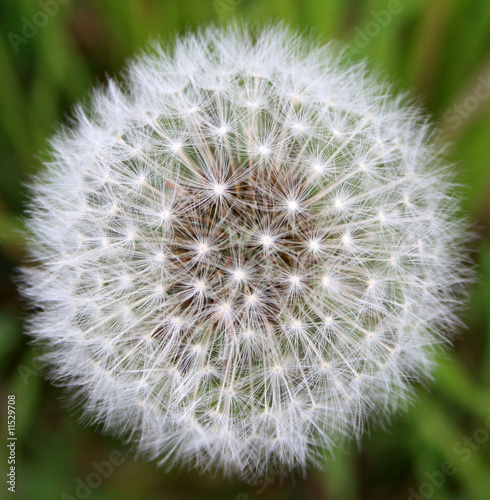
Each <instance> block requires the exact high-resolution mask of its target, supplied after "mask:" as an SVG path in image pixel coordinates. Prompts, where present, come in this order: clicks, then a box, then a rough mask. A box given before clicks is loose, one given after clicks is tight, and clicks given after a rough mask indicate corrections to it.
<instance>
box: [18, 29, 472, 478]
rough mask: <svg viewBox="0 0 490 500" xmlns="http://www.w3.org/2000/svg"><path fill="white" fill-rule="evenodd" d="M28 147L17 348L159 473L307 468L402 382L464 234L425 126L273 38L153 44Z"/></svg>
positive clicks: (247, 473) (453, 273) (431, 326)
mask: <svg viewBox="0 0 490 500" xmlns="http://www.w3.org/2000/svg"><path fill="white" fill-rule="evenodd" d="M123 80H124V81H123V83H122V84H117V83H115V82H112V81H111V82H109V84H108V85H107V87H106V88H105V89H102V90H98V91H97V92H96V93H94V95H93V98H92V101H91V105H90V106H89V107H88V108H87V109H82V108H78V109H77V111H76V119H75V123H74V124H72V126H71V127H70V128H68V127H67V128H64V129H62V130H61V132H59V133H58V134H57V135H56V136H55V137H54V138H53V139H52V142H51V143H52V152H51V159H50V161H49V162H47V164H46V168H45V171H44V172H43V173H42V174H41V175H40V177H39V178H38V179H37V181H36V182H35V183H34V186H33V194H32V202H31V208H30V218H29V220H28V227H29V231H30V241H29V244H28V247H29V250H30V252H31V255H32V257H33V258H34V260H35V263H36V264H35V266H33V267H31V268H29V269H26V270H25V271H24V276H25V278H24V292H25V293H26V294H27V295H28V296H29V297H30V298H31V299H32V301H33V303H34V304H35V306H36V307H37V308H38V313H37V314H36V315H35V316H34V317H33V318H32V321H31V323H30V334H31V335H33V336H34V338H35V339H36V340H38V341H39V342H41V343H42V344H44V345H45V346H46V351H47V354H46V359H47V361H48V362H49V364H50V365H51V368H52V377H53V379H55V380H56V381H58V382H60V383H61V384H63V385H65V386H67V387H68V388H70V389H74V393H75V395H78V396H81V397H82V399H83V401H84V409H85V414H86V416H87V417H89V419H90V420H91V421H92V422H95V423H100V424H102V425H103V428H104V429H105V430H108V431H111V432H113V433H116V434H121V435H124V436H126V437H127V438H128V439H129V440H130V441H131V442H133V443H135V444H136V447H137V449H138V450H139V451H141V452H144V453H146V454H147V456H149V457H151V458H155V459H157V460H158V461H159V462H160V463H162V464H165V465H172V464H174V463H184V464H185V463H187V464H189V465H190V466H192V467H197V468H199V469H202V470H213V471H214V470H222V471H224V473H225V474H226V475H238V476H239V477H241V478H243V479H246V480H249V481H256V480H258V479H260V478H261V477H263V476H264V475H266V474H276V473H282V472H284V471H287V470H290V469H292V468H297V467H299V468H305V467H306V466H307V465H311V464H316V463H319V462H321V461H322V460H323V458H322V457H323V456H324V455H325V454H327V453H328V452H331V451H332V450H333V449H334V448H335V447H336V446H337V445H338V444H339V443H341V442H342V440H343V438H344V437H348V438H352V437H358V436H359V435H360V434H361V433H362V430H363V427H364V425H365V422H366V419H367V418H368V417H369V416H373V415H374V416H375V417H376V418H383V417H386V416H388V415H390V414H391V413H392V412H393V411H395V409H396V408H397V407H399V406H400V405H403V404H404V403H405V402H406V401H407V399H408V397H409V395H410V390H411V389H410V387H411V382H412V381H413V380H414V379H415V380H416V379H419V378H421V377H422V378H423V377H426V376H427V375H428V374H429V373H430V371H431V368H432V366H433V360H434V353H435V352H436V351H437V349H438V347H439V346H440V345H443V344H445V343H447V341H448V338H449V336H448V331H449V330H450V329H451V328H452V327H453V326H454V325H455V323H456V322H457V317H456V313H457V310H458V309H459V306H460V304H461V299H462V297H463V295H464V290H465V283H466V281H467V280H468V275H469V273H468V271H467V270H466V268H467V266H465V265H464V264H465V251H464V243H465V241H466V239H467V229H466V224H465V223H464V221H461V220H459V219H458V216H457V212H458V208H459V207H458V201H457V198H455V196H454V192H453V191H454V186H453V182H452V178H451V175H450V174H449V173H448V169H447V167H446V166H445V165H444V162H443V160H442V159H441V155H440V152H439V151H438V149H437V148H436V147H435V146H433V145H431V144H430V135H431V129H430V126H429V125H428V123H427V121H426V120H425V119H424V118H423V116H421V114H420V113H419V112H418V111H417V110H416V109H414V108H413V107H412V106H410V105H408V104H405V103H404V100H403V99H401V98H397V97H392V96H391V91H390V88H389V87H387V86H386V85H385V84H381V83H378V82H377V81H376V80H375V79H374V78H372V77H371V76H369V74H368V73H367V72H366V70H365V67H364V65H363V64H357V65H352V64H349V63H348V62H346V60H345V58H344V57H343V56H342V53H341V51H339V50H338V49H337V48H336V47H335V46H333V45H327V46H318V45H316V44H315V43H314V42H313V41H312V40H310V39H309V38H307V37H303V36H301V35H298V34H295V33H292V32H290V31H289V30H288V29H286V28H284V27H282V26H277V25H273V26H270V27H267V28H261V29H255V30H251V29H249V28H237V27H232V28H227V29H224V28H217V27H209V28H206V29H204V30H202V31H200V32H199V33H198V34H196V35H192V34H188V35H185V36H183V37H182V38H179V39H177V41H176V42H175V44H174V46H173V48H172V49H171V50H168V51H167V50H166V49H164V48H163V46H161V45H159V44H154V45H153V46H152V48H151V50H149V51H148V52H147V53H144V54H140V55H138V56H137V57H135V58H134V60H133V61H132V62H131V63H130V64H129V65H128V68H127V71H126V72H125V74H124V78H123Z"/></svg>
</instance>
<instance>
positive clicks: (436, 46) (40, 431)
mask: <svg viewBox="0 0 490 500" xmlns="http://www.w3.org/2000/svg"><path fill="white" fill-rule="evenodd" d="M53 1H56V0H53ZM393 1H395V4H396V0H392V1H391V2H389V1H388V0H362V1H361V0H357V1H354V0H350V1H348V0H328V1H326V0H302V1H299V0H242V1H239V0H221V1H218V2H213V1H212V0H165V1H158V0H139V1H136V0H135V1H131V0H127V1H126V0H83V1H76V0H72V1H68V2H66V4H65V5H60V6H59V11H58V12H57V13H56V14H55V15H53V16H52V17H49V18H48V22H47V23H46V25H45V26H44V27H40V28H38V32H37V33H36V34H35V36H33V37H32V38H29V39H26V40H25V42H26V43H21V44H19V45H17V46H16V47H14V46H13V45H12V43H11V41H12V40H13V39H14V38H15V36H13V35H12V34H14V35H21V34H22V29H23V27H24V26H25V24H26V21H25V20H26V19H27V20H32V19H33V16H36V15H39V14H37V13H38V12H39V11H40V8H41V7H40V3H38V1H36V0H16V1H15V2H8V3H7V2H3V3H2V6H1V7H0V75H1V76H0V261H1V266H0V358H1V362H0V371H1V373H2V377H3V378H2V383H1V384H2V385H1V392H2V395H1V403H2V404H3V405H5V403H6V395H7V394H10V393H15V394H16V395H17V401H18V410H17V411H18V427H17V435H18V442H17V447H18V448H17V452H18V469H17V481H18V483H17V487H18V493H17V498H21V499H26V500H52V499H56V498H79V497H80V496H79V497H77V492H76V488H77V484H79V483H77V480H81V481H85V480H86V479H87V478H88V477H89V475H90V474H91V473H93V472H94V465H93V462H96V463H100V462H103V461H107V460H108V459H109V456H110V453H111V451H113V450H119V451H121V453H123V454H125V455H126V458H125V460H124V463H123V464H122V465H119V466H117V467H114V472H113V474H111V475H110V477H108V478H107V479H105V480H104V481H103V483H102V485H101V486H100V487H97V488H95V489H93V491H91V493H90V496H89V498H90V499H91V500H97V499H103V500H110V499H118V500H124V499H130V500H139V499H142V500H143V499H144V500H146V499H206V498H210V499H211V498H213V499H215V498H220V499H231V500H248V499H250V500H251V499H256V498H268V499H273V500H276V499H277V500H279V499H297V498H301V499H309V498H311V499H321V498H325V499H334V500H335V499H341V500H345V499H349V500H356V499H382V500H384V499H396V500H398V499H408V498H409V496H410V493H409V488H413V490H415V491H419V489H420V488H422V490H420V491H421V492H425V493H426V496H425V498H428V497H430V498H432V499H436V500H438V499H441V500H445V499H451V500H452V499H462V500H473V499H475V500H479V499H482V500H483V499H488V498H490V493H489V492H490V474H489V471H490V438H489V437H488V436H489V434H490V389H489V388H490V198H489V197H488V192H489V190H490V140H489V138H490V3H489V2H488V1H487V0H431V1H430V2H429V1H426V0H400V3H399V4H398V8H397V9H396V10H397V12H396V13H389V11H388V8H389V6H391V7H393V5H395V4H394V3H393ZM41 3H42V2H41ZM220 5H225V6H226V5H229V6H230V8H229V9H228V10H229V11H230V12H229V13H228V10H226V9H225V10H222V8H221V10H220V7H219V6H220ZM383 13H384V14H383ZM386 13H388V22H386V23H383V24H385V26H380V25H374V24H373V23H374V22H375V19H376V18H379V16H382V15H385V16H386ZM221 14H222V15H221ZM230 14H231V15H236V16H238V17H243V18H245V19H248V20H252V21H269V20H273V19H283V20H285V21H286V22H288V23H289V24H291V25H292V26H294V27H297V28H300V29H307V30H311V31H313V32H314V33H315V34H316V35H317V36H318V37H319V38H320V39H321V40H323V41H327V40H329V39H331V38H336V39H338V40H340V41H343V42H352V41H355V40H356V37H359V36H360V35H359V33H361V32H362V33H364V34H366V33H367V32H368V33H374V32H377V34H376V35H375V36H371V35H369V34H368V36H367V43H363V47H362V49H361V50H359V51H357V53H356V54H353V57H354V58H358V57H368V58H369V59H370V61H371V65H372V66H373V67H374V68H376V69H377V70H378V71H380V72H381V73H382V74H383V75H385V76H386V77H387V78H388V79H390V80H392V81H393V82H394V83H395V85H396V87H397V88H398V89H399V90H400V91H406V90H411V91H413V92H414V95H415V96H417V98H418V99H419V102H420V104H421V105H422V106H423V107H424V108H425V109H426V110H427V112H428V113H430V114H431V115H432V116H433V117H434V118H435V120H436V121H438V122H439V123H440V126H441V128H442V129H445V136H446V137H447V138H448V139H450V140H451V141H452V146H451V148H450V150H449V156H450V159H451V161H453V162H454V164H455V168H456V170H457V173H458V178H459V180H460V181H461V183H462V184H463V185H464V186H465V193H466V202H465V206H464V209H465V211H466V212H467V214H468V216H469V218H470V219H471V221H472V222H473V223H474V226H475V230H476V232H477V233H478V237H477V239H476V240H475V242H474V243H473V246H474V248H473V250H474V252H473V254H474V257H475V259H476V260H477V262H478V263H479V281H478V283H477V284H476V285H475V286H474V290H473V292H472V300H471V304H470V306H469V308H468V310H467V312H466V314H465V321H466V324H467V325H468V329H467V331H465V332H463V334H462V335H461V336H460V337H458V338H457V339H456V340H455V343H454V348H453V350H452V351H451V352H450V354H449V355H448V356H447V357H446V358H445V359H443V360H441V364H440V368H439V369H438V371H437V373H436V375H435V378H434V381H433V382H431V383H429V384H428V385H427V387H418V388H417V390H416V398H415V404H414V405H412V406H411V407H410V408H408V410H407V412H406V414H401V415H397V416H395V417H394V418H393V422H392V425H391V426H388V428H387V429H379V428H374V429H371V432H370V434H369V435H368V436H365V438H364V439H363V440H362V442H361V443H360V446H357V445H356V444H355V443H351V445H350V447H349V449H347V450H346V453H345V454H339V455H338V457H337V460H336V461H334V462H332V463H331V464H330V466H329V468H328V469H327V471H326V472H318V471H313V472H310V473H309V474H308V476H307V478H306V479H303V478H302V477H301V476H298V477H297V478H296V479H295V480H294V481H293V480H286V481H285V482H284V484H283V485H282V486H281V485H280V484H279V483H274V484H271V485H269V486H268V487H267V489H266V490H265V492H262V491H261V489H260V488H252V487H249V486H245V485H242V484H240V483H230V482H228V481H223V480H221V479H219V478H217V479H212V478H210V477H208V476H206V475H204V476H198V475H197V474H196V473H187V472H185V471H182V472H175V471H173V472H171V473H169V474H167V473H166V472H165V471H163V470H159V469H157V468H156V467H155V465H154V464H153V463H145V462H142V461H138V460H134V459H133V455H132V454H131V453H129V454H127V453H128V451H129V448H127V447H125V446H124V445H122V444H120V443H119V442H118V441H116V440H111V439H109V438H106V437H103V436H102V435H101V434H99V433H98V432H97V431H96V429H93V428H86V427H83V426H82V425H79V424H78V423H77V420H76V415H74V414H73V413H72V412H71V411H69V410H66V409H65V408H64V407H63V405H62V401H60V397H61V396H62V393H61V391H60V390H58V389H56V388H54V387H52V386H51V385H50V384H49V383H47V382H46V381H44V379H43V378H42V376H41V372H40V369H39V367H38V366H37V364H36V361H35V353H34V351H33V348H32V347H31V346H29V345H28V342H27V338H26V337H25V336H23V335H22V319H23V314H24V313H23V311H24V310H25V306H24V304H23V303H22V301H21V299H20V298H19V296H18V294H17V291H16V288H15V285H14V283H13V280H12V278H13V277H14V275H15V269H16V267H17V266H18V265H19V264H20V262H21V261H22V259H23V258H24V251H23V242H22V237H21V236H20V234H19V230H20V229H21V228H22V208H23V205H24V203H25V199H26V189H25V183H26V182H27V181H28V179H29V178H30V176H31V175H32V174H35V172H36V171H38V169H39V168H40V160H39V158H40V157H41V156H42V151H43V150H45V149H46V148H47V138H49V136H50V135H51V134H52V133H53V131H54V130H55V129H56V124H57V122H59V121H60V120H63V119H64V117H65V116H66V115H67V114H68V113H69V112H70V109H71V107H72V106H73V104H74V103H75V102H76V101H77V100H79V99H83V97H84V96H85V95H86V93H87V92H88V91H89V90H90V89H91V87H92V86H93V85H94V84H96V83H97V82H100V81H104V79H105V78H106V75H107V74H110V75H114V74H116V73H117V72H118V70H119V69H121V67H122V66H123V65H124V61H125V59H126V58H127V57H129V56H130V55H131V54H132V53H133V52H134V51H135V50H137V49H138V48H140V47H142V46H143V45H144V44H145V41H146V40H147V39H148V38H149V37H160V38H161V39H162V40H164V41H165V40H167V39H169V38H170V37H171V36H172V35H173V34H174V33H175V32H183V31H184V30H186V29H193V28H195V27H196V26H198V25H199V24H201V23H205V22H209V21H218V20H219V19H220V17H223V16H224V17H226V18H228V17H230ZM364 41H365V42H366V39H364ZM15 49H17V50H15ZM482 78H483V79H486V81H487V82H488V89H487V91H486V93H484V95H483V97H482V98H480V100H479V102H478V105H477V107H476V109H473V110H472V111H471V112H468V113H466V112H465V113H464V114H465V116H464V117H463V116H461V117H458V120H457V121H458V127H455V128H453V124H454V123H455V121H456V118H454V115H451V114H449V115H448V113H454V110H455V109H456V108H454V106H455V105H457V104H458V103H459V104H461V103H464V102H465V101H466V102H468V101H467V100H468V96H471V95H474V94H475V92H476V91H477V89H478V86H479V85H480V84H481V81H482ZM451 118H452V120H451ZM459 118H461V119H459ZM459 122H461V123H459ZM2 408H3V406H2ZM4 415H5V413H4V412H2V417H1V420H2V429H4V428H5V419H4ZM485 429H488V431H489V432H488V433H487V434H485ZM2 435H3V432H2ZM485 435H486V436H487V439H486V440H485V439H484V437H485ZM465 436H466V437H467V438H468V439H469V440H470V441H466V443H467V444H465V442H464V439H465ZM476 439H479V440H480V441H482V442H481V443H480V444H479V443H478V442H477V441H475V440H476ZM461 443H463V444H461ZM463 448H464V449H469V450H470V451H469V452H468V451H466V452H465V451H461V450H462V449H463ZM0 450H1V451H0V464H1V468H2V469H1V470H2V471H4V468H5V466H6V456H5V453H6V452H5V446H3V444H2V446H1V448H0ZM447 460H450V461H451V462H452V463H453V464H454V468H455V472H454V474H453V475H444V483H443V484H441V485H440V487H437V488H435V487H433V488H432V490H431V487H430V480H429V477H432V478H434V477H436V476H437V477H440V476H438V474H437V471H441V470H442V469H441V468H442V467H443V464H444V462H445V461H447ZM1 488H2V493H1V494H0V497H2V498H3V491H6V486H5V485H4V484H2V486H1ZM424 488H425V489H424ZM427 492H430V494H429V493H427ZM7 493H8V492H6V494H7ZM63 495H65V497H63ZM5 498H7V496H5ZM12 498H14V496H13V495H12Z"/></svg>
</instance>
